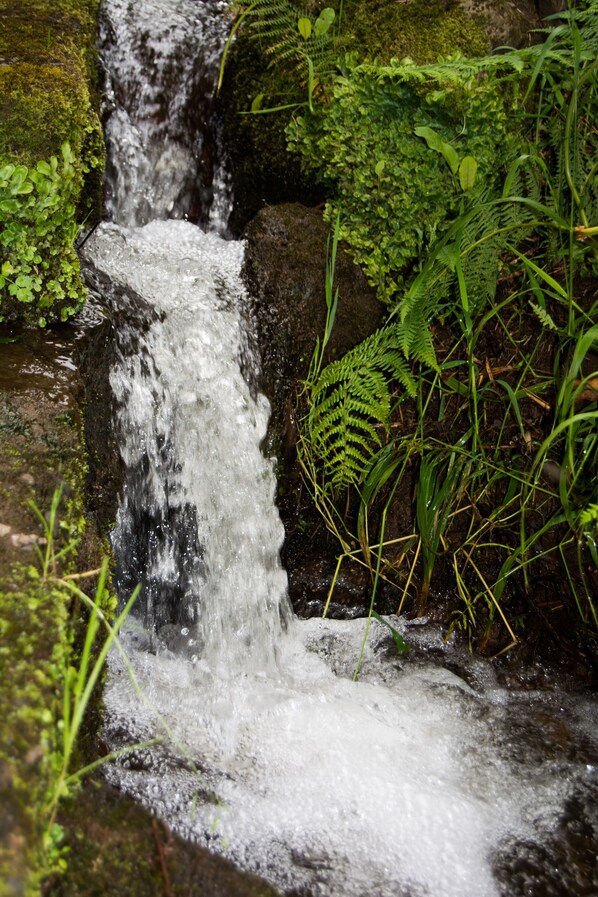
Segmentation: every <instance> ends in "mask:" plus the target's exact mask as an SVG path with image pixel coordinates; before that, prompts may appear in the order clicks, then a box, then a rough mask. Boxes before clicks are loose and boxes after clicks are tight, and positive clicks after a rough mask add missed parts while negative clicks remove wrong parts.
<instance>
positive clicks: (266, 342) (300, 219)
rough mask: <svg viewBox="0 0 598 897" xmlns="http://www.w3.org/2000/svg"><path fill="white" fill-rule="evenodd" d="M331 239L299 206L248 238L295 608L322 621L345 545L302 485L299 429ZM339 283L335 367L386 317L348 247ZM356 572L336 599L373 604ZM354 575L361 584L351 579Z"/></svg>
mask: <svg viewBox="0 0 598 897" xmlns="http://www.w3.org/2000/svg"><path fill="white" fill-rule="evenodd" d="M329 234H330V228H329V226H328V225H327V224H326V223H325V222H324V221H323V219H322V214H321V212H320V211H318V210H317V209H309V208H306V207H305V206H301V205H298V204H291V205H281V206H276V207H270V208H266V209H263V210H262V211H261V212H260V213H259V214H258V215H257V216H256V218H255V219H254V220H253V221H252V222H251V224H250V225H249V226H248V228H247V229H246V231H245V238H246V240H247V249H246V255H245V267H244V277H245V281H246V283H247V286H248V289H249V292H250V295H251V298H252V310H253V314H254V316H255V321H256V329H257V339H258V344H259V351H260V354H261V359H262V374H261V383H260V387H261V389H262V390H263V392H264V393H265V394H266V395H267V397H268V399H269V400H270V402H271V403H272V418H271V422H270V435H269V439H268V442H269V450H270V451H271V452H272V453H274V454H277V455H278V458H279V491H278V505H279V509H280V512H281V516H282V520H283V523H284V525H285V530H286V541H285V546H284V549H283V561H284V562H285V565H286V566H287V569H288V571H289V579H290V583H289V591H290V596H291V600H292V601H294V602H296V604H297V608H298V610H299V611H300V612H301V613H304V614H313V613H314V612H315V610H314V608H316V605H318V602H319V605H318V606H319V607H320V610H321V608H322V607H323V604H322V602H325V600H326V596H327V594H328V589H329V587H330V583H331V581H332V577H333V574H334V563H335V561H334V555H335V554H336V553H337V552H338V544H337V543H336V542H335V541H334V540H333V539H332V538H331V537H330V538H329V537H327V535H326V532H325V529H324V527H323V524H322V522H321V518H320V516H319V514H318V512H317V510H316V509H315V507H314V503H313V499H312V497H311V496H310V495H309V494H308V493H307V490H306V489H305V487H304V486H303V483H302V478H301V472H300V468H299V464H298V461H297V456H296V441H297V438H298V424H297V421H298V420H299V419H300V417H301V414H302V413H304V412H302V410H301V407H300V398H299V394H300V392H301V389H302V381H303V380H304V379H305V377H306V376H307V373H308V368H309V362H310V359H311V356H312V353H313V350H314V347H315V344H316V340H317V339H318V337H321V336H322V333H323V331H324V325H325V320H326V301H325V276H326V243H327V240H328V238H329ZM334 282H335V286H337V287H338V289H339V303H338V311H337V315H336V320H335V325H334V329H333V331H332V338H331V340H330V343H329V345H328V349H327V353H326V359H325V360H326V361H331V360H333V359H334V358H340V357H341V356H342V355H344V353H345V352H347V351H348V350H349V349H352V348H353V347H354V346H355V345H357V344H358V343H360V342H361V341H362V340H363V339H365V338H366V337H367V336H368V335H369V334H370V333H372V332H373V331H374V330H375V329H376V328H377V327H378V326H379V325H380V324H381V323H382V321H383V318H384V315H385V309H384V307H383V306H382V305H381V304H380V303H379V302H378V301H377V299H376V298H375V295H374V291H373V289H372V288H371V287H370V286H368V284H367V282H366V280H365V277H364V275H363V273H362V272H361V271H360V270H359V269H358V268H357V267H356V266H355V265H354V264H353V262H352V261H351V260H350V259H349V257H348V255H347V254H346V253H345V252H343V251H342V249H340V248H339V252H338V254H337V262H336V271H335V280H334ZM326 557H327V558H328V560H326ZM331 558H332V560H330V559H331ZM322 565H324V567H326V570H325V571H323V568H322ZM317 570H319V571H320V572H319V573H317V572H314V571H317ZM347 571H349V565H347ZM351 571H352V572H347V573H345V572H343V578H344V581H345V580H346V581H345V585H344V586H343V588H342V589H341V590H340V592H338V595H340V594H341V593H343V597H342V598H340V599H339V597H338V595H336V596H335V600H336V601H338V602H339V603H342V604H357V605H359V606H362V607H363V606H367V605H369V594H370V585H369V576H368V577H366V579H367V582H366V581H365V580H364V578H363V572H362V569H361V570H360V569H358V565H356V564H353V565H351ZM354 576H356V577H357V579H356V580H355V581H351V580H352V577H354ZM314 601H315V602H316V604H314Z"/></svg>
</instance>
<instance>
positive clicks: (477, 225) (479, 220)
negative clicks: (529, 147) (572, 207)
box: [395, 156, 550, 367]
mask: <svg viewBox="0 0 598 897" xmlns="http://www.w3.org/2000/svg"><path fill="white" fill-rule="evenodd" d="M493 192H494V191H491V190H488V191H486V192H485V193H484V194H483V195H482V196H481V200H480V201H479V203H478V202H476V204H475V205H474V206H473V207H472V208H471V209H469V210H467V211H465V212H464V213H463V214H462V215H461V216H459V217H458V218H457V219H456V220H455V221H454V222H453V223H452V225H451V227H450V228H449V230H448V231H447V233H446V234H445V235H444V237H442V238H441V239H440V240H438V241H437V243H436V245H435V246H434V247H432V250H431V252H430V255H429V257H428V260H427V262H426V264H425V265H424V267H423V269H422V271H421V272H420V273H419V275H418V276H417V277H416V278H415V280H414V281H413V283H412V284H411V286H410V288H409V289H408V290H407V292H406V294H405V295H404V296H403V297H402V298H401V299H400V300H399V302H398V303H397V306H396V308H395V314H396V315H397V316H398V319H399V321H400V327H399V329H398V336H399V342H400V345H401V349H402V350H403V352H404V353H405V356H406V357H407V358H413V359H415V360H418V361H422V362H424V363H425V364H427V365H429V366H430V367H435V366H436V357H435V354H434V348H433V342H432V334H431V332H430V322H431V321H432V320H433V319H439V318H441V319H442V318H444V317H446V315H448V314H454V313H455V312H456V313H457V316H458V312H459V304H458V301H457V298H456V297H457V295H458V266H460V269H461V272H462V275H463V280H464V283H465V286H466V290H467V296H468V301H469V313H470V314H471V315H472V316H474V315H475V314H477V313H478V312H480V311H481V310H482V309H483V308H484V307H487V305H488V304H489V303H491V302H492V301H493V299H494V296H495V293H496V286H497V283H498V277H499V270H500V269H499V264H500V258H501V255H502V254H503V253H504V252H505V250H506V249H507V248H508V247H510V246H511V244H513V243H515V244H517V243H521V241H522V240H523V239H524V238H525V237H526V236H527V235H528V234H529V233H530V232H531V231H532V230H533V227H534V225H535V224H537V220H536V219H537V218H538V215H542V216H543V217H544V218H545V219H546V220H549V217H550V215H549V210H548V209H544V208H543V207H542V206H541V205H540V203H539V186H538V175H537V172H536V168H535V164H534V160H533V159H531V158H530V157H528V156H520V157H519V158H518V159H516V160H515V161H514V162H513V164H512V165H511V167H510V170H509V173H508V175H507V178H506V180H505V185H504V190H503V196H502V197H500V198H496V196H494V198H493ZM505 194H506V195H505Z"/></svg>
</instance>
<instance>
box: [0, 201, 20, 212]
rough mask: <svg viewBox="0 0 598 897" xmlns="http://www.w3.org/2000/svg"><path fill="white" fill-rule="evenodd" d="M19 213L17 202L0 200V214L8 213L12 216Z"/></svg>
mask: <svg viewBox="0 0 598 897" xmlns="http://www.w3.org/2000/svg"><path fill="white" fill-rule="evenodd" d="M18 211H19V202H18V200H16V199H2V200H0V212H9V213H10V214H14V213H15V212H18Z"/></svg>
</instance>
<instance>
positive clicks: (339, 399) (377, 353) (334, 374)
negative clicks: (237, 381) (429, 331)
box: [307, 327, 415, 493]
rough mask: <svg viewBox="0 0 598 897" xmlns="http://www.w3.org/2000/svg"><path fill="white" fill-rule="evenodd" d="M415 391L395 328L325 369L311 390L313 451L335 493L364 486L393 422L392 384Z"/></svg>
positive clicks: (310, 415) (368, 340) (382, 333)
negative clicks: (375, 456)
mask: <svg viewBox="0 0 598 897" xmlns="http://www.w3.org/2000/svg"><path fill="white" fill-rule="evenodd" d="M392 382H397V383H399V384H401V385H402V386H403V387H404V389H405V390H406V391H407V393H409V394H411V395H413V394H414V393H415V382H414V379H413V376H412V374H411V371H410V370H409V366H408V365H407V363H406V361H405V358H404V356H403V353H402V352H401V347H400V345H399V344H398V340H397V337H396V332H395V328H393V327H390V328H387V329H382V330H378V331H377V332H376V333H374V334H372V336H370V337H368V339H366V340H364V341H363V342H362V343H360V344H359V345H358V346H356V348H355V349H353V350H351V351H350V352H347V354H346V355H344V356H343V358H341V359H339V360H338V361H333V362H332V363H331V364H329V365H328V366H327V367H325V368H324V370H323V371H322V373H321V374H320V375H319V376H318V377H317V379H316V380H315V382H314V383H313V384H312V385H311V389H310V397H309V398H310V412H309V416H308V419H307V431H308V434H309V441H310V444H311V450H312V451H313V452H314V453H315V454H316V456H317V458H318V460H319V462H320V463H321V465H322V467H323V471H324V477H325V481H326V482H327V483H328V484H329V485H330V488H331V489H332V491H333V493H338V492H339V491H340V490H342V489H344V488H346V487H347V486H349V485H355V484H358V483H360V482H361V480H362V479H363V476H364V474H365V471H366V470H367V468H368V466H369V461H370V458H371V456H372V455H373V453H374V451H375V450H376V447H380V446H381V445H382V439H381V436H382V435H383V433H384V431H385V430H386V429H387V427H388V424H389V422H390V414H391V410H392V401H391V393H390V384H391V383H392Z"/></svg>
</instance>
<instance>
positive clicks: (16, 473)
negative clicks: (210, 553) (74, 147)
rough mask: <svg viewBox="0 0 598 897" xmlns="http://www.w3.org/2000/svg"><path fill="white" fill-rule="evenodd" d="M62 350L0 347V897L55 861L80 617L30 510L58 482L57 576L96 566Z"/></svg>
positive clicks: (39, 343) (26, 343) (57, 341)
mask: <svg viewBox="0 0 598 897" xmlns="http://www.w3.org/2000/svg"><path fill="white" fill-rule="evenodd" d="M2 339H6V337H5V336H3V337H2ZM70 342H71V341H70V340H69V338H68V335H67V334H52V335H48V336H42V334H40V333H37V332H29V333H28V334H26V336H25V337H24V338H22V339H20V340H18V341H17V342H14V343H5V342H2V341H0V436H1V438H0V669H1V671H2V672H1V674H0V804H1V806H2V814H1V821H0V895H1V897H16V895H28V894H36V893H38V892H39V886H40V880H41V878H42V877H43V875H44V874H45V872H46V871H47V868H48V865H50V866H51V865H52V862H57V861H58V860H59V859H60V854H59V851H58V850H57V849H56V850H55V851H54V853H52V850H51V849H50V850H49V848H51V835H52V832H53V830H52V828H51V826H50V824H49V823H50V819H49V814H48V807H49V803H50V802H51V798H52V794H53V792H54V791H55V789H56V774H57V763H58V760H57V757H58V753H59V752H58V753H57V749H58V746H59V742H60V731H59V728H58V722H59V720H60V718H61V715H62V695H63V690H64V675H65V670H66V669H67V667H68V664H69V663H73V662H75V663H76V661H74V658H73V654H72V651H73V649H74V650H75V651H76V636H77V624H76V623H75V622H74V621H75V619H77V617H73V616H72V613H73V609H74V608H73V606H72V601H71V599H70V597H69V595H68V593H67V592H66V590H65V589H64V588H61V587H59V585H58V584H57V583H56V582H54V581H53V579H50V578H47V579H45V580H44V579H43V578H41V577H40V576H39V573H40V563H39V552H41V553H42V554H44V553H45V552H46V549H47V542H46V541H45V538H46V535H47V533H46V532H45V528H44V526H42V524H41V521H40V520H39V519H38V517H37V516H36V514H35V512H34V511H33V509H32V508H31V506H30V504H29V503H30V502H34V503H35V505H36V506H37V507H38V508H39V509H40V510H41V511H42V512H43V513H45V512H47V511H48V509H49V508H50V506H51V501H52V496H53V494H54V492H55V490H56V488H57V487H58V486H60V485H62V487H63V500H62V503H61V506H60V511H59V519H58V523H57V526H56V528H55V532H54V536H53V538H54V539H55V550H56V552H58V551H60V550H61V549H62V548H65V547H66V546H68V545H69V544H71V543H74V542H75V541H76V540H78V551H77V552H75V551H74V550H73V551H67V552H66V553H65V554H64V556H63V557H62V558H61V559H60V561H59V563H58V564H57V567H56V572H57V573H67V572H68V573H72V572H75V571H81V570H85V569H89V568H90V567H97V566H98V562H99V559H100V557H101V554H102V552H101V546H100V543H99V540H98V537H97V535H96V533H95V529H94V527H93V525H92V524H90V523H89V521H88V520H87V519H86V516H85V513H84V480H85V470H86V465H85V452H84V449H83V446H82V441H81V421H80V415H79V409H78V401H79V398H80V395H81V385H80V381H79V376H78V374H77V372H76V370H75V369H74V364H73V359H72V350H71V349H70ZM47 525H48V518H47V517H46V526H47ZM36 574H37V575H36ZM92 587H93V586H92ZM82 625H83V626H84V625H85V624H84V623H83V624H82ZM56 831H57V830H56ZM54 846H55V848H57V845H56V844H54Z"/></svg>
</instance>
